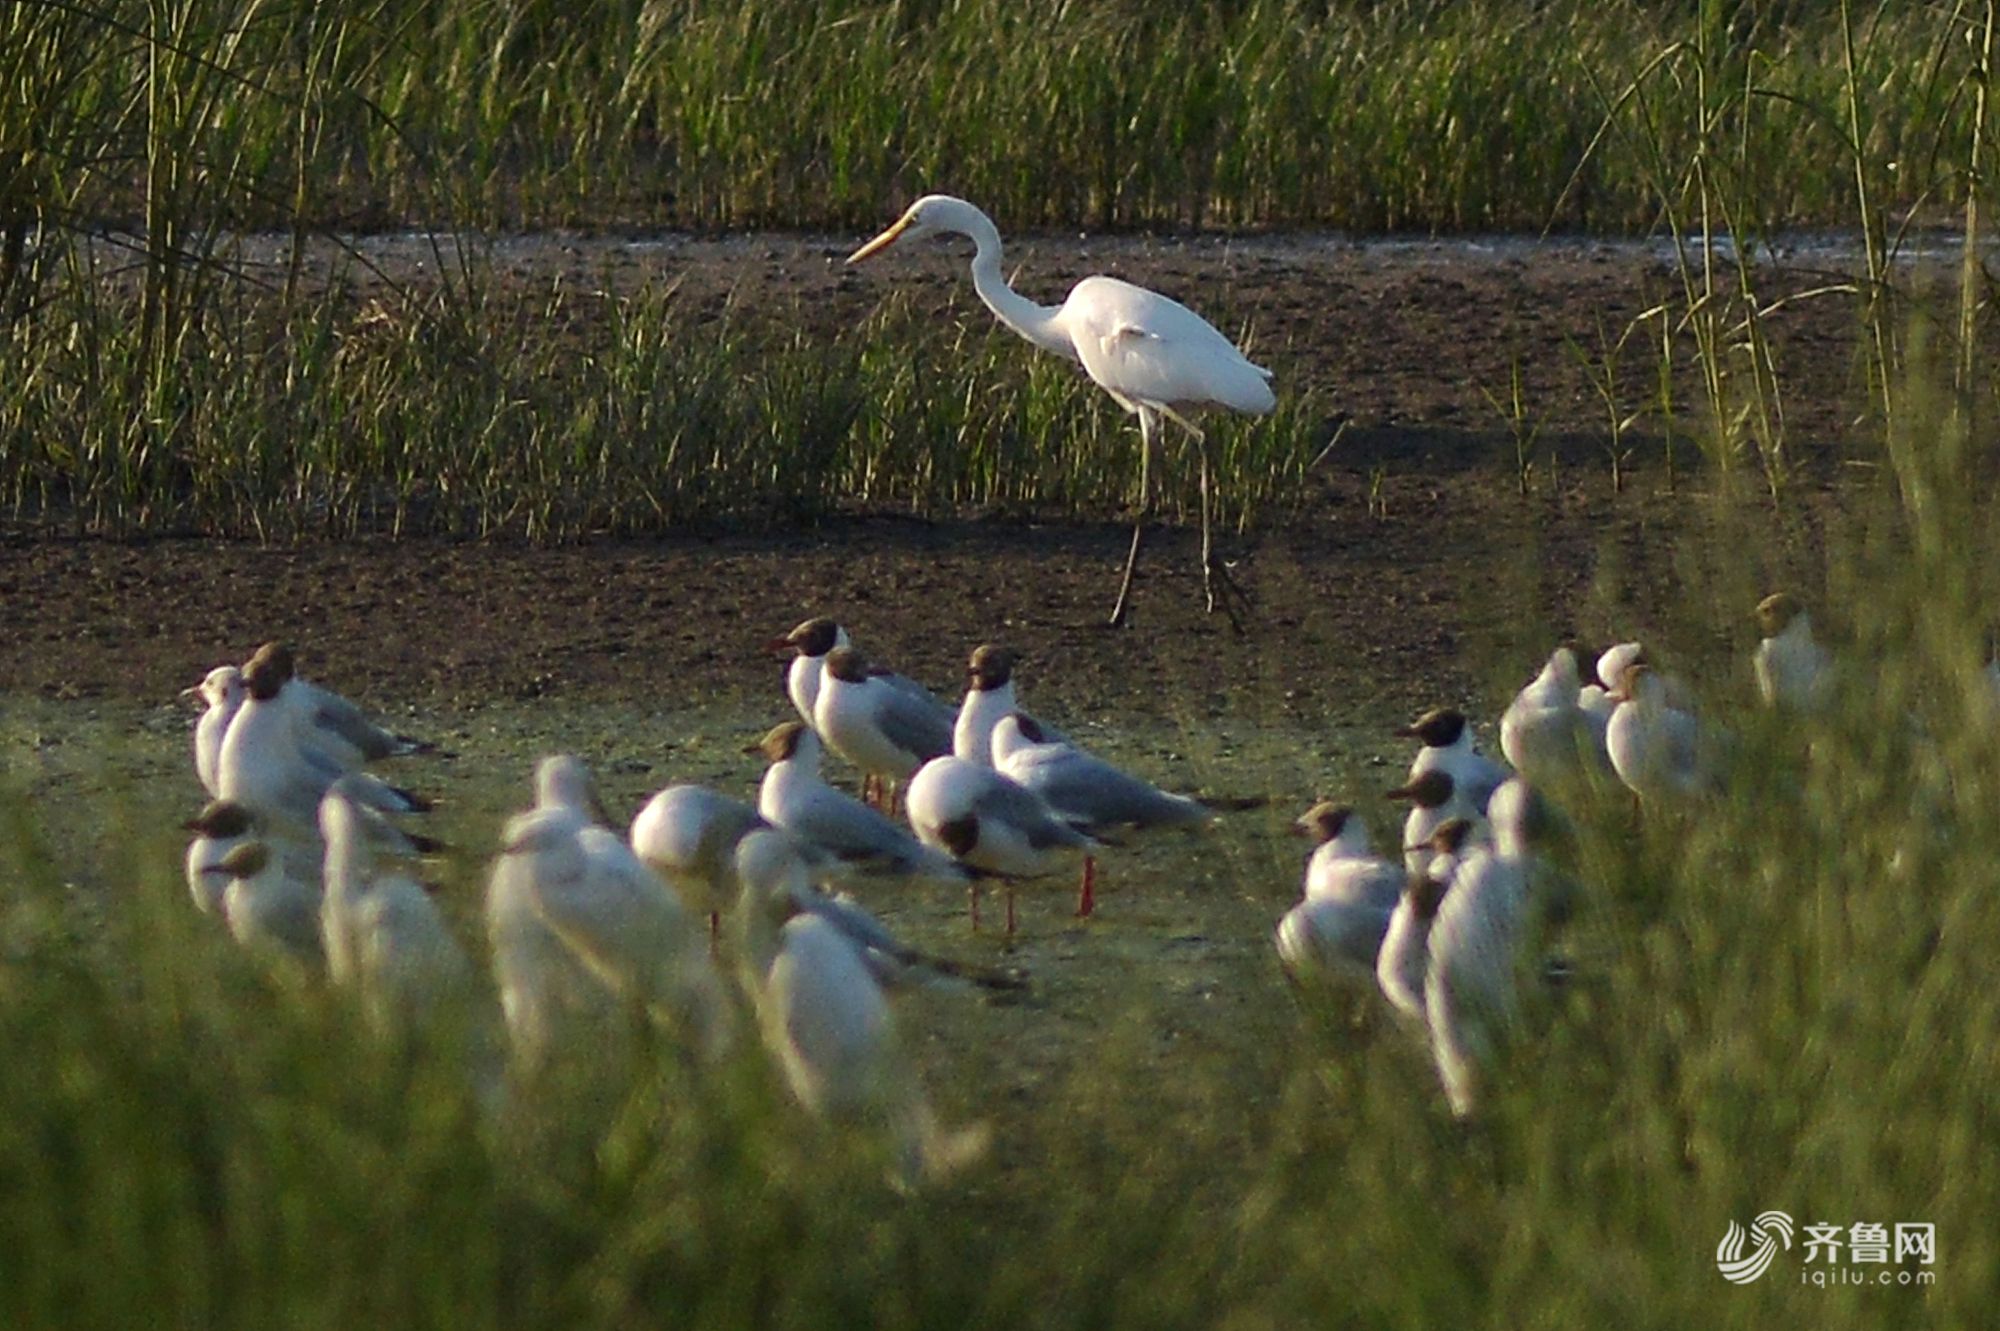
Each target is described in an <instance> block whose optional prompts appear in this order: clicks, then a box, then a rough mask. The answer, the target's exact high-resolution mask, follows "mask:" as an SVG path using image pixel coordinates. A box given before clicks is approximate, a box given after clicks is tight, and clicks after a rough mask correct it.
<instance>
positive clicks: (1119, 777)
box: [1010, 744, 1208, 830]
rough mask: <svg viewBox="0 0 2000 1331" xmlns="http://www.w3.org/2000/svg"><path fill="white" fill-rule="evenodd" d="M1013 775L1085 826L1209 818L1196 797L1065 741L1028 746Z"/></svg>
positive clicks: (1158, 824) (1156, 824)
mask: <svg viewBox="0 0 2000 1331" xmlns="http://www.w3.org/2000/svg"><path fill="white" fill-rule="evenodd" d="M1010 774H1011V775H1013V776H1014V777H1015V779H1017V780H1018V781H1020V782H1021V784H1022V785H1024V786H1026V787H1027V788H1028V789H1030V790H1032V791H1034V792H1035V793H1036V794H1037V795H1040V796H1041V797H1042V798H1043V799H1044V800H1046V801H1047V802H1048V804H1049V807H1050V808H1052V809H1054V810H1055V811H1056V812H1057V813H1058V814H1059V815H1061V816H1062V818H1063V819H1064V820H1065V821H1068V822H1071V823H1077V824H1080V825H1082V826H1083V827H1084V828H1085V829H1086V830H1094V829H1098V828H1111V827H1161V826H1166V825H1169V824H1173V823H1199V822H1205V821H1207V819H1208V810H1207V809H1206V808H1204V807H1203V806H1202V805H1201V804H1200V803H1198V802H1197V801H1195V800H1191V799H1188V798H1187V797H1186V796H1184V795H1169V794H1168V793H1167V792H1165V791H1163V790H1160V789H1158V788H1157V787H1155V786H1153V785H1152V784H1150V783H1149V782H1146V781H1142V780H1140V779H1139V778H1138V777H1136V776H1133V775H1131V774H1130V773H1128V772H1121V771H1119V770H1118V769H1117V768H1116V767H1113V766H1112V765H1111V764H1110V763H1107V762H1105V761H1104V760H1103V759H1101V758H1097V757H1093V756H1092V755H1090V754H1088V753H1085V752H1083V751H1082V750H1081V749H1077V748H1073V747H1071V746H1069V745H1066V744H1041V745H1037V746H1036V747H1034V748H1033V749H1029V750H1026V751H1025V752H1024V753H1023V754H1021V755H1019V756H1018V758H1017V759H1016V761H1015V762H1013V763H1011V764H1010Z"/></svg>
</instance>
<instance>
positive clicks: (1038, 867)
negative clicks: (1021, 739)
mask: <svg viewBox="0 0 2000 1331" xmlns="http://www.w3.org/2000/svg"><path fill="white" fill-rule="evenodd" d="M907 812H908V815H909V819H910V826H911V827H913V828H915V829H916V832H917V838H918V839H919V840H920V841H922V842H923V843H924V844H925V845H927V846H936V847H938V848H939V849H941V850H943V851H945V852H946V853H948V854H949V855H951V857H952V858H953V859H956V860H957V861H958V862H959V863H961V864H964V865H965V866H967V867H968V868H970V869H973V870H975V871H977V872H979V873H982V874H986V875H989V876H991V877H994V878H998V879H1000V880H1001V881H1002V882H1003V883H1005V884H1006V888H1007V931H1008V932H1009V933H1010V934H1011V933H1012V932H1013V931H1014V887H1013V885H1014V883H1015V882H1016V881H1018V880H1020V879H1024V878H1041V877H1044V876H1046V875H1048V874H1054V873H1061V872H1064V871H1065V870H1068V869H1070V868H1072V867H1074V866H1075V865H1076V863H1077V861H1078V859H1079V858H1081V857H1082V856H1084V855H1087V854H1089V853H1091V852H1092V851H1095V850H1097V849H1098V842H1097V841H1096V840H1094V839H1093V838H1091V837H1088V836H1086V835H1084V834H1083V833H1082V832H1079V831H1077V830H1076V829H1075V828H1074V827H1071V826H1070V825H1069V824H1068V823H1066V822H1064V821H1063V820H1062V819H1061V818H1060V817H1058V816H1057V814H1056V812H1055V811H1054V810H1053V809H1051V808H1050V807H1049V806H1048V804H1047V803H1046V802H1044V801H1043V799H1042V797H1041V796H1039V795H1037V794H1035V793H1034V792H1033V791H1030V790H1028V789H1027V788H1026V787H1024V786H1022V785H1020V784H1019V783H1018V782H1015V781H1014V780H1012V779H1011V778H1009V777H1006V776H1002V775H1001V774H1000V773H999V772H997V771H995V770H994V769H992V768H990V767H983V766H981V765H980V764H978V763H970V762H967V761H965V760H964V759H963V758H954V757H952V756H950V755H949V754H947V755H946V756H944V757H942V758H935V759H932V760H931V761H930V762H928V763H925V764H924V766H923V768H922V770H920V771H919V772H918V773H917V775H916V776H915V777H914V778H913V779H912V780H911V781H910V792H909V799H908V801H907ZM978 892H979V888H978V885H977V884H975V885H974V886H973V888H972V923H973V927H975V928H977V927H978V924H979V896H978Z"/></svg>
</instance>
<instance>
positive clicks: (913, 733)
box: [813, 647, 953, 808]
mask: <svg viewBox="0 0 2000 1331" xmlns="http://www.w3.org/2000/svg"><path fill="white" fill-rule="evenodd" d="M952 721H953V717H952V714H951V710H950V709H949V708H947V707H946V706H945V705H944V704H943V703H941V702H939V701H938V700H937V699H936V698H933V697H931V696H930V695H929V694H928V693H926V694H923V695H922V696H919V695H917V694H914V693H912V692H910V691H909V690H908V689H904V688H899V687H897V686H896V685H894V684H892V683H890V682H889V679H888V678H887V677H886V676H883V675H878V674H875V673H874V672H873V671H871V670H870V669H869V667H868V660H867V658H866V657H864V656H862V655H861V653H860V652H858V651H856V650H855V649H854V648H852V647H836V648H834V649H833V650H832V651H831V652H828V653H827V656H826V668H825V672H824V677H823V678H822V679H821V680H820V686H819V698H818V699H817V700H816V701H815V702H814V704H813V729H814V730H817V731H818V732H819V734H820V738H821V739H823V740H825V741H826V746H827V747H828V748H830V749H832V750H833V751H834V752H835V753H838V754H839V755H840V756H841V757H843V758H845V759H847V761H849V762H851V763H853V764H854V765H855V766H856V767H858V768H860V769H861V770H862V771H863V772H865V773H866V774H867V775H869V776H870V777H873V778H875V779H876V780H877V781H879V782H882V783H883V785H884V788H885V790H886V791H887V792H888V793H887V794H885V796H884V799H883V805H884V807H885V808H886V807H890V806H892V805H893V803H894V800H895V795H894V789H895V784H896V783H897V782H899V781H904V780H907V779H908V778H909V777H910V775H911V774H912V773H913V772H915V771H916V770H917V769H918V768H919V767H921V766H923V765H924V764H925V763H927V762H929V761H930V760H931V759H933V758H940V757H943V756H944V755H946V754H948V753H950V752H951V730H952Z"/></svg>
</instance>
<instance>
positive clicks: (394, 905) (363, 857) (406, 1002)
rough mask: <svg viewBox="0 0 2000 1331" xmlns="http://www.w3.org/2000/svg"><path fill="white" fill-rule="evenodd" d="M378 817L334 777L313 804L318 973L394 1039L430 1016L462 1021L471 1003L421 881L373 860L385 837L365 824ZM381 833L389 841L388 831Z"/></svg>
mask: <svg viewBox="0 0 2000 1331" xmlns="http://www.w3.org/2000/svg"><path fill="white" fill-rule="evenodd" d="M382 821H383V820H382V816H381V815H380V814H377V813H375V812H373V811H372V810H369V809H367V808H366V807H364V806H362V805H360V804H357V803H356V802H355V801H353V800H352V799H350V798H349V797H348V794H347V786H346V782H345V781H344V780H343V781H336V782H335V783H334V784H333V786H332V787H331V788H330V789H329V790H328V791H327V792H326V795H325V797H324V798H322V799H321V800H320V805H319V828H320V837H321V839H322V840H323V841H325V843H326V861H325V871H324V875H323V877H324V894H323V896H322V898H321V902H320V933H321V937H322V939H323V940H324V943H325V948H326V972H327V978H328V979H329V980H331V981H332V982H333V983H334V984H336V985H340V986H344V987H347V988H351V989H352V990H353V991H354V992H355V993H356V994H357V995H358V996H359V998H360V1000H361V1008H362V1011H363V1013H364V1014H366V1017H367V1019H368V1021H369V1023H370V1025H372V1026H373V1027H374V1028H375V1030H376V1031H377V1032H378V1033H380V1034H382V1035H385V1036H398V1035H404V1034H412V1033H418V1032H422V1031H424V1030H425V1029H427V1028H428V1027H429V1026H430V1025H431V1023H432V1021H433V1019H434V1018H436V1017H438V1016H440V1015H452V1016H457V1017H459V1018H461V1019H462V1018H463V1017H464V1016H465V1014H466V1013H467V1012H469V1010H470V1007H471V1002H472V990H473V984H472V965H471V963H470V962H469V961H467V960H466V956H465V952H464V950H463V949H461V948H460V947H459V945H458V942H457V940H455V939H454V938H453V937H452V935H451V930H450V929H448V928H446V927H445V923H444V918H443V916H441V915H440V914H439V913H438V909H437V907H436V906H435V905H434V904H432V902H431V898H430V894H429V893H428V892H426V891H425V890H424V888H423V886H422V885H421V884H419V883H418V882H417V881H416V880H415V879H413V878H411V877H409V876H408V875H407V874H404V873H400V872H396V871H395V870H393V869H387V868H384V867H382V866H381V865H379V864H377V862H376V858H375V847H376V845H377V844H378V843H379V842H381V841H382V840H384V839H385V833H384V832H382V831H378V830H377V829H376V827H375V826H374V825H375V824H379V823H381V822H382ZM386 835H387V836H388V837H391V838H393V835H394V831H393V829H390V830H389V832H388V833H387V834H386Z"/></svg>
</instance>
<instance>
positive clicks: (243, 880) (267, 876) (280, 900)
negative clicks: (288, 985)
mask: <svg viewBox="0 0 2000 1331" xmlns="http://www.w3.org/2000/svg"><path fill="white" fill-rule="evenodd" d="M221 868H222V870H223V872H225V873H227V874H228V875H229V886H228V887H226V888H224V889H223V893H222V915H223V918H224V919H225V920H227V921H228V923H229V933H230V936H231V937H232V938H234V939H235V940H236V941H237V942H238V943H241V944H242V945H243V946H244V947H245V948H246V949H248V950H249V951H251V952H254V953H256V954H258V955H259V956H262V957H264V958H265V959H266V960H269V961H271V962H274V963H276V964H278V965H280V966H283V967H286V968H288V969H291V968H297V967H305V968H307V969H310V970H315V971H316V970H318V969H319V968H320V967H321V966H322V965H323V964H324V962H325V959H326V952H325V949H324V947H323V946H322V944H321V941H320V932H319V901H320V887H319V876H318V875H317V874H314V875H312V876H311V877H299V876H297V875H295V874H293V873H291V872H290V871H289V870H288V868H287V864H286V857H285V856H283V855H281V854H279V853H278V852H276V851H275V850H273V849H272V848H271V847H270V846H269V845H267V844H265V843H264V842H262V841H243V842H239V843H238V844H237V845H236V846H235V847H233V848H232V849H231V850H230V852H229V853H228V854H227V855H224V856H223V857H222V861H221Z"/></svg>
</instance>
